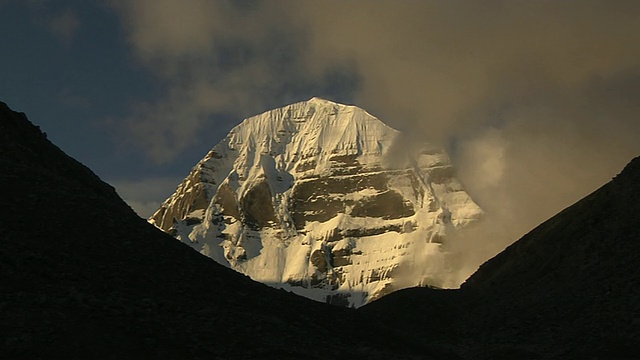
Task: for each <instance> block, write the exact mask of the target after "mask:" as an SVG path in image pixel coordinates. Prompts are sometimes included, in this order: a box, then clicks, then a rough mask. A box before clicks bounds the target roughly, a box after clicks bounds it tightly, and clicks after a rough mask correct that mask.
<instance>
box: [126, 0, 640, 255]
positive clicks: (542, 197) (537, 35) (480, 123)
mask: <svg viewBox="0 0 640 360" xmlns="http://www.w3.org/2000/svg"><path fill="white" fill-rule="evenodd" d="M117 4H119V5H117V6H116V8H117V9H118V11H119V13H120V14H122V17H123V19H124V24H125V28H126V30H127V32H128V34H129V36H130V40H131V44H132V46H133V49H134V50H135V52H136V54H137V56H138V58H139V59H140V61H141V62H142V63H144V64H147V66H148V67H149V68H151V69H153V71H155V72H156V73H157V74H158V76H159V77H161V78H163V79H164V81H165V82H166V84H168V90H167V92H166V94H165V97H164V98H162V99H160V100H158V101H157V102H154V103H149V104H144V105H143V106H140V107H139V108H138V109H137V110H136V111H137V112H136V113H135V114H134V115H133V116H132V117H131V119H130V122H129V125H128V127H129V130H130V133H131V134H134V138H135V139H137V140H136V141H137V142H139V143H140V145H142V147H143V148H144V149H148V150H149V151H150V153H151V154H153V156H156V157H157V158H156V160H158V161H162V159H167V158H170V157H173V156H177V154H179V152H180V150H181V149H184V148H185V147H187V146H189V142H190V141H191V139H192V137H193V136H194V134H196V133H197V132H198V131H199V130H200V129H201V128H202V127H205V126H207V125H206V124H207V123H208V122H209V121H210V120H211V119H210V117H209V116H210V114H212V113H214V112H224V113H229V114H238V115H242V116H246V115H251V114H254V113H258V112H261V111H263V110H266V109H268V108H269V107H272V105H282V104H284V103H285V101H290V100H301V99H300V98H299V94H301V93H304V92H311V91H314V90H315V91H318V92H323V91H324V92H326V94H327V95H325V96H328V97H333V98H334V99H335V100H337V101H344V102H351V101H354V102H356V103H357V105H359V106H361V107H362V108H364V109H366V110H367V111H369V112H371V113H372V114H374V115H376V116H378V117H379V118H381V119H382V120H384V121H385V122H387V123H388V124H389V125H391V126H393V127H395V128H398V129H399V130H401V131H404V132H408V133H410V134H411V137H412V138H416V139H423V140H428V141H431V142H433V143H435V144H439V145H442V146H447V147H448V148H449V151H450V152H451V154H452V156H453V158H454V161H455V163H456V164H457V165H458V168H459V175H460V178H461V180H462V181H463V182H464V183H465V184H466V185H467V188H468V189H469V192H470V193H471V194H472V196H474V198H476V199H477V200H478V202H479V203H480V204H481V205H482V206H483V207H484V208H485V209H486V210H487V211H488V212H489V213H490V214H491V217H490V218H491V221H492V222H493V224H494V225H495V226H493V228H496V229H497V228H498V227H503V228H506V230H504V231H500V232H498V231H496V232H494V233H493V234H492V233H491V231H489V230H486V231H478V232H477V233H476V234H485V235H482V237H483V238H490V242H491V244H497V245H495V246H493V247H491V248H492V250H491V251H495V249H496V248H500V247H501V246H504V245H505V244H507V243H508V242H510V241H512V240H514V239H515V237H517V236H519V235H521V234H522V233H523V232H525V231H527V230H528V229H530V228H531V227H533V226H535V225H537V224H538V223H539V222H541V221H543V220H544V219H545V218H547V217H549V216H551V215H553V214H554V213H555V212H557V211H559V210H561V209H562V208H563V207H565V206H567V205H569V204H571V203H572V202H574V201H576V200H578V199H579V198H580V197H582V196H584V195H585V194H587V193H588V192H590V191H592V190H593V189H595V188H596V187H598V186H599V185H601V184H603V183H604V182H606V181H607V180H608V179H610V178H611V176H613V175H614V174H615V173H616V172H617V171H619V170H620V169H621V168H622V166H623V165H624V164H625V163H626V162H627V161H629V160H630V159H631V158H632V157H633V156H635V155H638V153H640V142H638V138H639V137H640V125H639V124H640V120H639V119H640V109H639V108H638V106H639V105H638V104H640V80H639V78H640V5H638V3H637V2H635V1H595V0H594V1H580V2H574V1H483V2H481V3H479V2H472V1H455V2H454V1H439V2H435V1H434V2H426V1H423V2H417V1H387V2H385V1H376V2H372V1H365V0H352V1H322V2H311V1H304V2H303V1H276V0H274V1H265V2H233V1H228V2H226V1H219V2H210V1H195V0H194V1H189V2H174V1H168V0H166V1H151V0H149V1H136V2H121V3H117ZM320 95H322V94H320ZM297 96H298V97H297ZM345 99H347V100H345ZM238 109H240V110H238ZM235 120H239V119H235ZM149 129H151V130H149ZM169 139H171V140H170V141H169ZM211 145H213V144H211ZM496 224H497V225H496ZM478 236H480V235H478ZM487 241H489V240H487ZM491 251H488V250H487V251H486V252H483V254H485V255H483V256H488V255H487V254H489V253H491Z"/></svg>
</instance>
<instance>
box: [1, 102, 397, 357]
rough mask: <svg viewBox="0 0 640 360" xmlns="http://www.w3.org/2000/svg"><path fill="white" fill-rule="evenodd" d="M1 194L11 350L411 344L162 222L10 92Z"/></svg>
mask: <svg viewBox="0 0 640 360" xmlns="http://www.w3.org/2000/svg"><path fill="white" fill-rule="evenodd" d="M0 199H2V203H1V205H0V284H1V286H0V289H1V290H0V357H2V358H4V359H13V358H29V359H33V358H47V359H49V358H65V359H70V358H83V359H95V358H114V359H116V358H117V359H129V358H153V359H158V358H166V359H185V358H203V359H215V358H224V359H236V358H274V359H276V358H277V359H286V358H289V359H298V358H317V359H325V358H337V357H339V356H346V357H356V358H357V357H367V358H389V357H392V358H393V357H398V358H400V357H403V356H404V355H403V353H405V352H406V350H405V347H403V346H402V341H401V340H399V339H400V338H399V337H397V336H395V335H393V333H392V332H391V331H389V330H387V329H384V328H382V327H380V326H377V325H376V323H375V321H366V322H363V320H360V319H359V318H360V317H359V314H357V313H356V312H355V311H353V310H349V309H342V308H337V307H331V306H329V305H324V304H320V303H316V302H313V301H311V300H307V299H304V298H301V297H298V296H295V295H292V294H289V293H286V292H284V291H278V290H275V289H272V288H269V287H267V286H265V285H262V284H258V283H255V282H253V281H251V280H250V279H249V278H247V277H245V276H243V275H240V274H239V273H236V272H235V271H233V270H230V269H227V268H225V267H223V266H221V265H218V264H217V263H215V262H214V261H213V260H211V259H209V258H207V257H204V256H201V255H200V254H198V253H197V252H195V251H193V250H192V249H191V248H189V247H188V246H186V245H184V244H181V243H180V242H178V241H176V240H175V239H173V238H172V237H170V236H168V235H166V234H164V233H162V232H161V231H159V230H157V229H155V228H154V227H153V226H151V225H149V224H148V223H147V222H146V221H145V220H143V219H140V218H139V217H138V216H136V215H135V214H134V212H133V211H132V210H131V209H130V208H129V207H128V206H127V205H126V204H125V203H124V202H123V201H122V200H121V199H120V198H119V197H118V196H117V195H116V193H115V191H114V189H113V188H112V187H111V186H109V185H107V184H105V183H104V182H102V181H100V180H99V179H98V177H97V176H96V175H95V174H93V173H92V172H91V171H90V170H89V169H88V168H86V167H85V166H83V165H81V164H80V163H78V162H77V161H75V160H73V159H71V158H69V157H68V156H66V155H65V154H64V153H63V152H62V151H61V150H60V149H58V148H57V147H56V146H54V145H53V144H51V143H50V142H49V141H47V140H46V136H45V135H44V134H43V133H41V132H40V130H39V129H38V128H37V127H35V126H33V125H32V124H31V123H29V122H28V120H27V119H26V117H25V116H24V114H19V113H15V112H13V111H11V110H10V109H9V108H8V107H7V106H6V105H5V104H3V103H0ZM374 334H375V336H376V337H375V338H374Z"/></svg>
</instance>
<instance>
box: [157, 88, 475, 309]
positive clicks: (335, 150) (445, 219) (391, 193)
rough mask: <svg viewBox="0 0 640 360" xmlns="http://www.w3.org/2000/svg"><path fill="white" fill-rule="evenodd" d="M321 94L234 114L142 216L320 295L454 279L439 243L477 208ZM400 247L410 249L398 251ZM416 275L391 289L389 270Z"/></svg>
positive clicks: (430, 159) (433, 165)
mask: <svg viewBox="0 0 640 360" xmlns="http://www.w3.org/2000/svg"><path fill="white" fill-rule="evenodd" d="M398 139H399V132H398V131H396V130H394V129H392V128H390V127H388V126H387V125H385V124H384V123H383V122H382V121H380V120H379V119H377V118H376V117H374V116H372V115H370V114H369V113H367V112H366V111H364V110H362V109H360V108H358V107H356V106H351V105H342V104H338V103H335V102H332V101H329V100H325V99H321V98H312V99H310V100H308V101H303V102H298V103H294V104H291V105H288V106H285V107H282V108H277V109H273V110H270V111H267V112H265V113H262V114H260V115H256V116H253V117H250V118H248V119H245V120H244V121H243V122H242V123H241V124H240V125H238V126H236V127H235V128H233V129H232V130H231V131H230V133H229V135H227V137H225V139H223V140H222V141H221V142H220V143H219V144H217V145H216V146H215V147H214V148H213V149H212V150H211V151H209V153H208V154H207V155H206V156H205V157H204V159H203V160H201V161H200V162H199V163H198V164H197V165H196V166H195V167H194V168H193V169H192V171H191V173H190V174H189V176H187V178H185V180H184V181H183V182H182V183H181V184H180V185H179V186H178V188H177V190H176V192H175V193H174V194H173V195H172V196H171V197H170V198H169V199H167V200H166V201H165V202H164V203H163V204H162V206H161V207H160V209H158V211H157V212H156V213H155V214H154V215H153V216H152V218H151V219H150V221H151V222H152V223H153V224H155V225H156V226H158V227H159V228H160V229H162V230H164V231H166V232H168V233H170V234H172V235H174V236H175V237H176V238H178V239H179V240H181V241H183V242H185V243H187V244H189V245H190V246H192V247H193V248H195V249H196V250H198V251H199V252H201V253H202V254H205V255H207V256H209V257H211V258H213V259H214V260H216V261H218V262H219V263H222V264H225V265H227V266H229V267H231V268H233V269H235V270H237V271H240V272H243V273H245V274H247V275H249V276H251V277H252V278H253V279H254V280H258V281H262V282H265V283H269V284H272V285H274V286H277V287H283V288H286V289H289V290H291V291H294V292H296V293H299V294H302V295H305V296H308V297H311V298H313V299H316V300H320V301H330V302H336V303H341V304H343V305H349V306H356V307H357V306H361V305H362V304H365V303H367V302H369V301H371V300H373V299H376V298H378V297H380V296H382V295H384V294H386V293H388V292H390V291H393V290H394V289H398V288H399V286H401V287H402V286H415V285H419V284H428V285H434V286H440V287H450V286H457V284H455V282H454V281H453V280H452V279H451V278H450V277H448V276H449V275H448V274H447V267H446V266H445V265H444V263H445V262H446V261H445V260H444V257H446V255H445V254H444V253H442V252H441V251H440V250H439V244H440V243H441V242H442V241H444V239H445V238H446V236H447V233H449V232H452V231H456V229H458V228H460V227H464V226H466V225H467V224H470V223H472V222H474V221H476V220H478V219H479V218H480V217H481V215H482V210H480V208H478V206H477V205H476V204H475V203H474V202H473V200H471V199H470V198H469V196H468V195H467V194H466V193H465V192H464V190H463V188H462V186H461V185H460V183H459V182H458V181H457V180H456V179H455V178H454V177H453V173H454V172H453V170H452V166H451V163H450V161H449V158H448V156H447V155H446V154H445V153H444V151H442V150H433V147H431V146H428V144H425V146H424V147H422V148H421V149H422V150H421V151H418V152H416V153H410V152H409V151H408V150H407V151H406V154H404V155H403V157H402V160H400V161H399V160H398V159H393V161H392V160H390V156H391V153H392V151H391V150H392V149H395V150H393V151H394V154H393V155H394V157H397V156H395V155H396V154H395V152H397V151H396V150H397V149H398V148H400V149H403V148H406V147H402V146H401V147H398V146H395V145H394V144H395V143H396V141H397V140H398ZM407 249H409V250H407ZM404 268H411V270H407V271H410V272H414V273H415V274H416V275H415V276H414V277H413V278H412V279H410V280H409V281H407V282H406V284H405V283H404V282H403V283H402V285H399V284H400V283H399V282H398V281H396V275H394V274H395V273H396V272H402V271H404Z"/></svg>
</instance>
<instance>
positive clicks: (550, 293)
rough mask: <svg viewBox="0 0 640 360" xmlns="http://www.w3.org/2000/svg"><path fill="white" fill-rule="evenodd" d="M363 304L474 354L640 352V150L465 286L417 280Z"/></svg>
mask: <svg viewBox="0 0 640 360" xmlns="http://www.w3.org/2000/svg"><path fill="white" fill-rule="evenodd" d="M362 312H364V313H367V314H383V316H384V317H385V321H386V322H387V323H388V324H396V325H397V326H400V324H403V326H405V328H408V329H410V331H413V332H414V333H415V334H416V335H418V334H422V335H423V336H430V337H431V339H432V341H434V342H439V343H441V344H442V346H444V347H451V348H453V349H457V350H459V351H460V354H461V355H464V356H466V357H469V358H483V357H485V358H504V359H513V358H576V359H587V358H589V359H619V358H637V357H638V356H640V355H639V354H640V352H639V350H640V158H636V159H634V160H633V161H631V163H630V164H629V165H627V167H626V168H625V169H624V171H622V173H621V174H620V175H618V176H617V177H616V178H615V179H614V180H612V181H611V182H610V183H608V184H606V185H605V186H603V187H602V188H600V189H599V190H597V191H595V192H594V193H592V194H591V195H589V196H587V197H586V198H584V199H582V200H581V201H579V202H578V203H576V204H575V205H573V206H571V207H569V208H567V209H565V210H564V211H562V212H561V213H559V214H557V215H556V216H554V217H553V218H551V219H550V220H548V221H546V222H545V223H543V224H542V225H540V226H538V227H537V228H535V229H534V230H532V231H531V232H530V233H529V234H527V235H525V236H524V237H523V238H522V239H520V240H519V241H517V242H516V243H514V244H513V245H511V246H510V247H508V248H507V249H506V250H504V251H503V252H502V253H500V254H499V255H497V256H496V257H495V258H493V259H491V260H489V261H488V262H487V263H485V264H484V265H482V266H481V267H480V269H479V270H478V271H477V272H476V273H475V274H474V275H472V276H471V277H470V278H469V279H468V280H467V282H466V283H465V284H463V286H462V289H461V290H458V291H438V290H433V289H410V290H406V291H401V292H399V293H396V294H392V295H389V296H387V297H385V298H383V299H381V300H379V301H377V302H375V303H373V304H371V305H369V306H367V307H365V308H363V309H362ZM447 320H449V321H447ZM442 324H447V326H445V327H443V328H440V331H438V330H439V329H438V327H439V326H441V325H442Z"/></svg>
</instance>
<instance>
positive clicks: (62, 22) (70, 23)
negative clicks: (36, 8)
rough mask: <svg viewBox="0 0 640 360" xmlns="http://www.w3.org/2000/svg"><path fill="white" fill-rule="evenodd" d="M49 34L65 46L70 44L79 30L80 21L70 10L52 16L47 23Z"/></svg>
mask: <svg viewBox="0 0 640 360" xmlns="http://www.w3.org/2000/svg"><path fill="white" fill-rule="evenodd" d="M49 27H50V29H51V32H52V33H53V35H54V36H55V37H57V38H58V39H59V40H60V41H62V42H63V43H65V44H67V45H68V44H70V43H71V42H72V41H73V39H74V38H75V36H76V34H77V32H78V29H79V28H80V19H78V16H77V15H76V14H75V12H73V11H72V10H69V9H67V10H65V11H64V12H62V13H60V14H57V15H54V16H53V17H52V19H51V21H50V23H49Z"/></svg>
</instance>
